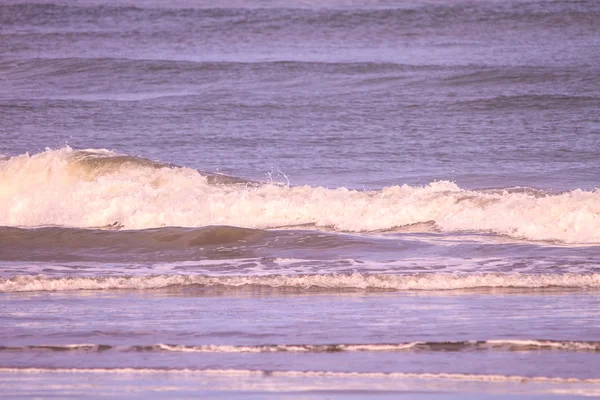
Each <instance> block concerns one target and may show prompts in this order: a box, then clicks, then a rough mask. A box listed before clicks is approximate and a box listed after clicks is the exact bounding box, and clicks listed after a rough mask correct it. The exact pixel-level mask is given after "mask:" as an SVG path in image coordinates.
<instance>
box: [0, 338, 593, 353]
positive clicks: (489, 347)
mask: <svg viewBox="0 0 600 400" xmlns="http://www.w3.org/2000/svg"><path fill="white" fill-rule="evenodd" d="M545 350H548V351H591V352H596V351H600V342H595V341H564V340H509V339H501V340H477V341H475V340H473V341H461V342H406V343H382V344H265V345H246V346H235V345H215V344H206V345H197V346H193V345H175V344H163V343H159V344H155V345H137V346H115V345H106V344H66V345H31V346H0V351H13V352H17V351H18V352H23V351H60V352H64V351H87V352H101V351H125V352H128V351H142V352H161V351H166V352H183V353H338V352H359V351H366V352H397V351H545Z"/></svg>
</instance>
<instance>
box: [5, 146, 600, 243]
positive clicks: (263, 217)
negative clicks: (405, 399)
mask: <svg viewBox="0 0 600 400" xmlns="http://www.w3.org/2000/svg"><path fill="white" fill-rule="evenodd" d="M221 182H222V183H219V180H215V179H214V176H212V177H211V176H207V175H206V174H202V173H200V172H199V171H196V170H193V169H190V168H184V167H174V166H170V165H166V164H161V163H158V162H154V161H151V160H146V159H143V158H138V157H133V156H126V155H120V154H117V153H114V152H111V151H108V150H73V149H71V148H70V147H64V148H61V149H58V150H46V151H44V152H41V153H39V154H35V155H29V154H23V155H19V156H15V157H11V158H8V159H2V160H0V225H4V226H19V227H39V226H49V225H54V226H64V227H78V228H89V227H102V226H108V225H112V224H114V223H117V224H118V226H122V228H124V229H146V228H157V227H164V226H182V227H199V226H207V225H230V226H237V227H244V228H257V229H269V228H279V227H284V226H302V225H310V226H313V227H317V228H319V227H323V228H328V229H334V230H338V231H345V232H370V231H380V230H390V229H394V228H397V227H402V226H407V225H412V224H418V223H424V222H429V223H431V222H432V223H433V224H434V226H435V228H436V229H439V230H441V231H448V232H451V231H481V232H493V233H497V234H502V235H508V236H511V237H515V238H522V239H528V240H543V241H560V242H564V243H581V244H585V243H600V190H598V189H596V190H594V191H583V190H573V191H570V192H566V193H560V194H549V193H543V192H540V191H533V190H517V191H515V190H495V191H475V190H465V189H461V188H460V187H458V186H457V185H456V184H455V183H452V182H447V181H439V182H432V183H430V184H428V185H425V186H415V187H412V186H408V185H401V186H390V187H385V188H383V189H381V190H370V191H361V190H350V189H347V188H338V189H327V188H323V187H310V186H296V187H288V186H282V185H279V184H273V183H264V184H254V183H250V182H246V183H244V181H243V180H239V179H231V180H227V179H224V180H222V181H221Z"/></svg>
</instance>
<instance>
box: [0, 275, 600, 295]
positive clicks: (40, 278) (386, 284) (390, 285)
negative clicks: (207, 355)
mask: <svg viewBox="0 0 600 400" xmlns="http://www.w3.org/2000/svg"><path fill="white" fill-rule="evenodd" d="M190 285H198V286H202V287H213V286H224V287H232V288H233V287H242V286H266V287H271V288H297V289H311V288H317V289H318V288H321V289H340V290H343V289H360V290H377V289H379V290H456V289H470V288H548V287H562V288H590V289H598V288H600V274H518V273H515V274H495V273H490V274H479V273H475V274H443V273H430V274H417V275H387V274H361V273H353V274H312V275H264V276H206V275H153V276H113V277H78V278H74V277H68V278H52V277H46V276H44V275H33V276H32V275H24V276H16V277H12V278H2V279H0V292H4V293H6V292H32V291H73V290H107V289H130V290H131V289H161V288H166V287H177V286H190Z"/></svg>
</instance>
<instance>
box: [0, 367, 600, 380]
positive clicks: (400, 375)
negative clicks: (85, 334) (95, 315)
mask: <svg viewBox="0 0 600 400" xmlns="http://www.w3.org/2000/svg"><path fill="white" fill-rule="evenodd" d="M0 373H30V374H43V373H57V374H65V373H72V374H77V373H80V374H89V373H97V374H166V373H167V374H184V375H230V376H243V375H246V376H268V377H309V378H310V377H312V378H317V377H323V378H394V379H431V380H446V381H473V382H516V383H528V382H529V383H587V384H600V378H583V379H580V378H563V377H547V376H518V375H485V374H455V373H410V372H336V371H291V370H287V371H263V370H251V369H175V368H173V369H170V368H30V367H23V368H11V367H0Z"/></svg>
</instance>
